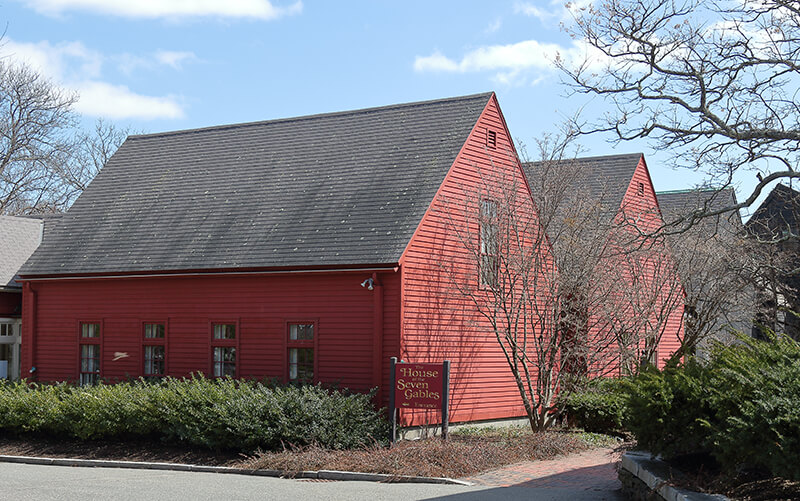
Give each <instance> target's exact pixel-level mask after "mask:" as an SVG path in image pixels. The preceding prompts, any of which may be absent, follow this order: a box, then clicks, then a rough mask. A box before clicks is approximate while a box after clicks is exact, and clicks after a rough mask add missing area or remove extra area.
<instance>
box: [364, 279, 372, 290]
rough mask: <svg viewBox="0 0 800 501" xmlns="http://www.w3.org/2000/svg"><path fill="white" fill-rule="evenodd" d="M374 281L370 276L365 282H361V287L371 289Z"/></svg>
mask: <svg viewBox="0 0 800 501" xmlns="http://www.w3.org/2000/svg"><path fill="white" fill-rule="evenodd" d="M372 283H373V281H372V279H371V278H368V279H366V280H364V281H363V282H361V287H366V288H367V290H369V291H371V290H372V289H373V286H372Z"/></svg>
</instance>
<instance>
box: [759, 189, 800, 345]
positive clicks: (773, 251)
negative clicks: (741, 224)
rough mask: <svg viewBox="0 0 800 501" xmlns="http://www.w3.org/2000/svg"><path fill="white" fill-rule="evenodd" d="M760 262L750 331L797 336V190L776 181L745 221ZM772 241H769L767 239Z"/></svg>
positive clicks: (799, 230) (799, 284)
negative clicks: (755, 243) (757, 291)
mask: <svg viewBox="0 0 800 501" xmlns="http://www.w3.org/2000/svg"><path fill="white" fill-rule="evenodd" d="M745 228H746V229H747V232H748V234H749V235H750V236H751V237H752V238H753V240H755V241H757V242H758V241H761V242H767V243H766V244H760V245H758V246H757V250H756V253H757V254H756V255H757V259H759V260H760V262H761V267H760V270H759V271H760V272H759V273H757V276H756V278H757V281H758V284H759V288H760V298H759V300H758V304H757V314H756V323H755V326H754V327H753V335H754V336H756V337H761V336H763V331H762V330H763V329H768V330H772V331H775V332H782V333H785V334H787V335H789V336H791V337H792V338H794V339H796V340H800V272H798V270H800V192H798V191H797V190H795V189H793V188H791V187H790V186H786V185H784V184H778V185H777V186H775V188H774V189H773V190H772V192H770V194H769V195H767V198H766V199H764V201H763V202H762V203H761V205H760V206H759V207H758V209H756V211H755V212H754V213H753V215H752V216H750V219H748V220H747V223H746V224H745ZM769 242H772V243H769Z"/></svg>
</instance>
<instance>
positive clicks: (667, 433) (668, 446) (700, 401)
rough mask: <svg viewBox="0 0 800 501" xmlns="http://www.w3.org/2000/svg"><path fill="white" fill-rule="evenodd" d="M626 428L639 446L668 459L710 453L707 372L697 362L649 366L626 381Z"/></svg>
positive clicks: (710, 418)
mask: <svg viewBox="0 0 800 501" xmlns="http://www.w3.org/2000/svg"><path fill="white" fill-rule="evenodd" d="M625 387H626V389H627V392H628V399H627V404H628V405H627V415H626V417H625V427H626V428H627V429H628V430H629V431H630V432H631V433H633V434H634V436H635V437H636V441H637V442H638V444H639V446H641V447H644V448H646V449H648V450H650V451H651V452H653V453H656V454H662V455H664V456H665V457H674V456H679V455H683V454H693V453H702V452H707V451H708V448H709V445H710V444H709V440H708V429H707V424H708V423H709V422H710V421H712V420H713V410H712V409H711V408H710V401H709V397H710V387H709V385H708V377H707V371H706V369H705V368H704V367H703V366H702V365H700V364H699V363H697V362H694V361H691V360H690V361H689V363H687V364H686V365H684V366H676V365H672V366H668V367H666V368H665V369H664V370H663V371H659V370H658V369H656V368H654V367H647V368H645V369H644V370H642V372H640V373H639V375H637V376H635V377H632V378H629V379H628V380H627V381H626V382H625Z"/></svg>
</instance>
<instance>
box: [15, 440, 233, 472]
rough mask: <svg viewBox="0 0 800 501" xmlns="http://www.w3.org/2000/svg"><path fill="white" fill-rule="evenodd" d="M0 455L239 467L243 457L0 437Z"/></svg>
mask: <svg viewBox="0 0 800 501" xmlns="http://www.w3.org/2000/svg"><path fill="white" fill-rule="evenodd" d="M0 454H1V455H7V456H37V457H48V458H75V459H109V460H117V461H148V462H156V463H184V464H201V465H209V466H240V463H241V462H242V461H243V460H245V459H246V457H245V456H243V455H241V454H238V453H234V452H213V451H208V450H204V449H191V448H186V447H175V446H169V445H165V444H162V443H159V442H115V441H103V442H93V441H86V442H84V441H79V440H61V439H53V438H44V437H25V438H15V437H4V436H0Z"/></svg>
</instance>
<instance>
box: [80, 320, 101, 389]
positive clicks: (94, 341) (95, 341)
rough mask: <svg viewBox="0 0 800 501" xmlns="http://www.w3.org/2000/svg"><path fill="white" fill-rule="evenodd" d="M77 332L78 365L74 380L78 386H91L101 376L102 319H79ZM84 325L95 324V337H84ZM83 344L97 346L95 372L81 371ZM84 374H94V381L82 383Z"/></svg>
mask: <svg viewBox="0 0 800 501" xmlns="http://www.w3.org/2000/svg"><path fill="white" fill-rule="evenodd" d="M77 324H78V325H77V329H76V330H77V332H78V357H77V358H78V365H77V367H76V369H77V371H76V373H77V378H76V381H77V382H78V386H91V385H94V384H97V383H98V382H99V381H100V380H101V379H102V378H103V366H104V365H105V364H103V353H104V350H103V338H104V336H103V331H104V326H103V320H102V319H99V320H98V319H79V320H78V322H77ZM84 325H97V337H84V335H83V326H84ZM84 346H97V371H96V372H83V371H82V367H83V347H84ZM84 374H92V375H94V376H95V377H94V381H92V382H90V383H86V384H84V383H83V381H82V377H83V375H84Z"/></svg>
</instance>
